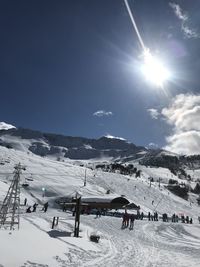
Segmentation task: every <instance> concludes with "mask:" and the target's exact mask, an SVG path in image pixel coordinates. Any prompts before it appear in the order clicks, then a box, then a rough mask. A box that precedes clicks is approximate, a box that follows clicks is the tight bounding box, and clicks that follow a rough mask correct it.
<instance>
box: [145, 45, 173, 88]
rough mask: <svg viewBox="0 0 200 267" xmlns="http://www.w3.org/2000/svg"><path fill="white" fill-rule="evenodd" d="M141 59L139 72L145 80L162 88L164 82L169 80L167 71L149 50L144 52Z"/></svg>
mask: <svg viewBox="0 0 200 267" xmlns="http://www.w3.org/2000/svg"><path fill="white" fill-rule="evenodd" d="M143 58H144V62H143V65H142V68H141V70H142V73H143V74H144V76H145V77H146V79H147V80H148V81H149V82H151V83H152V84H155V85H156V86H157V87H163V84H164V82H165V81H167V80H169V78H170V72H169V70H168V69H167V68H166V67H165V66H164V65H163V64H162V62H161V61H159V59H157V58H156V57H153V56H152V55H151V53H150V52H149V50H145V51H144V54H143Z"/></svg>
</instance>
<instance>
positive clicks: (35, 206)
mask: <svg viewBox="0 0 200 267" xmlns="http://www.w3.org/2000/svg"><path fill="white" fill-rule="evenodd" d="M37 205H38V204H37V203H35V204H34V205H33V210H32V212H36V208H37Z"/></svg>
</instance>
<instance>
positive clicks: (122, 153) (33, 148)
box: [0, 126, 147, 159]
mask: <svg viewBox="0 0 200 267" xmlns="http://www.w3.org/2000/svg"><path fill="white" fill-rule="evenodd" d="M0 145H1V146H5V147H7V148H14V149H16V150H21V151H26V152H28V151H30V152H32V153H34V154H36V155H40V156H47V155H53V156H57V157H65V158H70V159H93V158H100V157H101V158H102V157H111V158H114V159H117V158H124V157H130V156H131V157H132V158H138V157H140V153H146V151H147V149H146V148H144V147H141V146H136V145H135V144H132V143H129V142H127V141H126V140H123V139H120V138H113V137H112V138H110V137H109V136H108V137H106V136H103V137H101V138H99V139H89V138H83V137H72V136H64V135H58V134H52V133H42V132H40V131H34V130H30V129H24V128H14V126H13V127H10V128H9V127H4V128H2V129H0Z"/></svg>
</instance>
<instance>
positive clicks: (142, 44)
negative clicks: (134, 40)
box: [124, 0, 147, 52]
mask: <svg viewBox="0 0 200 267" xmlns="http://www.w3.org/2000/svg"><path fill="white" fill-rule="evenodd" d="M124 3H125V5H126V8H127V11H128V14H129V16H130V19H131V22H132V24H133V27H134V29H135V32H136V34H137V37H138V39H139V42H140V44H141V46H142V49H143V50H144V52H146V51H147V48H146V46H145V45H144V42H143V40H142V37H141V35H140V32H139V30H138V27H137V25H136V22H135V19H134V17H133V14H132V12H131V9H130V6H129V4H128V0H124Z"/></svg>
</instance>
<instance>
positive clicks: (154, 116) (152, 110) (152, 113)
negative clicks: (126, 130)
mask: <svg viewBox="0 0 200 267" xmlns="http://www.w3.org/2000/svg"><path fill="white" fill-rule="evenodd" d="M147 111H148V112H149V114H150V116H151V117H152V119H155V120H157V119H158V117H159V115H160V113H159V112H158V110H157V109H155V108H149V109H147Z"/></svg>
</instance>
